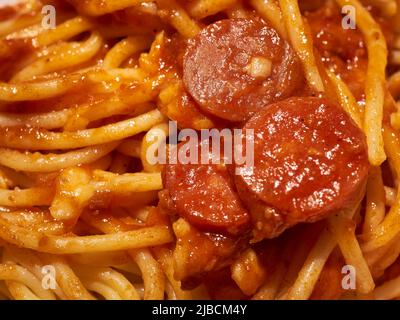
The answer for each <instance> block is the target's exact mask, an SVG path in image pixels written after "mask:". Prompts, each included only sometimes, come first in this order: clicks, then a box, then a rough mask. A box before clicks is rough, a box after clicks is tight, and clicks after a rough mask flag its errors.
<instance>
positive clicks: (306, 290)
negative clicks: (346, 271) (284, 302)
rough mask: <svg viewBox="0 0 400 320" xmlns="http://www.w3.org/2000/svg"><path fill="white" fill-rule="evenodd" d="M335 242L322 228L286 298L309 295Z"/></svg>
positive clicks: (298, 297)
mask: <svg viewBox="0 0 400 320" xmlns="http://www.w3.org/2000/svg"><path fill="white" fill-rule="evenodd" d="M336 244H337V243H336V241H335V239H334V238H333V237H332V235H331V233H330V232H328V231H326V230H324V231H323V232H322V234H321V236H320V238H319V239H318V241H317V243H316V244H315V245H314V247H313V248H312V249H311V251H310V253H309V254H308V256H307V259H306V261H305V262H304V265H303V267H302V268H301V270H300V272H299V275H298V277H297V279H296V281H295V282H294V284H293V286H292V287H291V288H290V290H289V292H288V294H287V297H286V298H287V299H288V300H306V299H308V298H309V297H310V296H311V294H312V291H313V289H314V286H315V283H316V282H317V281H318V278H319V276H320V274H321V272H322V269H323V267H324V265H325V262H326V261H327V260H328V258H329V256H330V254H331V253H332V251H333V249H334V248H335V247H336Z"/></svg>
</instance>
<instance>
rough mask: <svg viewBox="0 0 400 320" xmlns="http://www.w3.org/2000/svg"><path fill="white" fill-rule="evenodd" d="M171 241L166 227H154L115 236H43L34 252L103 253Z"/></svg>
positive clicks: (171, 238)
mask: <svg viewBox="0 0 400 320" xmlns="http://www.w3.org/2000/svg"><path fill="white" fill-rule="evenodd" d="M172 240H173V237H172V235H171V232H170V230H169V229H168V228H167V227H163V226H155V227H148V228H142V229H138V230H133V231H126V232H121V233H115V234H106V235H95V236H80V237H59V236H45V237H43V238H42V239H41V240H40V243H39V245H38V247H37V248H36V250H38V251H40V252H47V253H54V254H70V253H82V252H103V251H116V250H127V249H135V248H144V247H151V246H156V245H161V244H166V243H169V242H171V241H172Z"/></svg>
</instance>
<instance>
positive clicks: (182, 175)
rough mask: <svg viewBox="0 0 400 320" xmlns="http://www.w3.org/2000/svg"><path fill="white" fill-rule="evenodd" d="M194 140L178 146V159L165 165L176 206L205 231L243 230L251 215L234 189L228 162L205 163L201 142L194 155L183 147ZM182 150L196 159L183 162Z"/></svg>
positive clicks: (208, 154)
mask: <svg viewBox="0 0 400 320" xmlns="http://www.w3.org/2000/svg"><path fill="white" fill-rule="evenodd" d="M191 141H192V140H190V141H188V142H186V143H184V144H180V145H179V146H178V161H176V162H175V163H176V164H167V165H166V166H165V169H164V174H163V178H164V187H165V189H166V190H167V192H168V197H169V198H170V202H171V203H172V207H173V210H174V211H175V212H176V213H177V214H178V215H179V216H180V217H182V218H185V219H186V220H187V221H188V222H189V223H190V224H192V225H193V226H195V227H197V228H198V229H200V230H202V231H209V232H217V233H223V234H231V235H238V234H241V233H242V232H244V231H246V229H247V227H249V223H250V215H249V213H248V212H247V210H246V209H245V208H244V207H243V205H242V203H241V201H240V199H239V196H238V194H237V193H236V191H235V189H234V183H233V181H232V179H231V177H230V175H229V173H228V170H227V168H226V166H225V165H224V164H223V163H222V162H221V163H220V164H212V163H211V161H209V162H207V161H206V162H207V163H205V164H202V161H201V160H202V159H200V154H201V150H200V146H201V144H200V143H199V142H196V145H195V146H191V147H190V148H191V150H193V149H194V148H195V149H197V150H198V154H199V157H197V156H196V155H195V156H194V158H192V156H193V155H190V150H189V149H187V151H183V150H184V149H183V148H184V145H185V144H186V147H187V146H188V145H187V144H190V143H192V142H191ZM186 147H185V148H186ZM185 150H186V149H185ZM180 152H186V155H187V156H188V157H189V156H190V157H191V160H195V161H194V162H195V163H186V164H184V163H182V161H181V160H180V159H181V158H180V156H179V154H180ZM211 156H212V154H211V150H210V151H209V153H207V155H206V157H204V158H207V160H209V159H211ZM192 162H193V161H192Z"/></svg>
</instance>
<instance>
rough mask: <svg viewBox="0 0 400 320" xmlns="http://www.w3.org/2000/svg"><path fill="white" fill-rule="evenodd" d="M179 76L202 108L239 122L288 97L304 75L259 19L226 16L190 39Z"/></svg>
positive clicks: (290, 52) (286, 46)
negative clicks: (181, 72)
mask: <svg viewBox="0 0 400 320" xmlns="http://www.w3.org/2000/svg"><path fill="white" fill-rule="evenodd" d="M183 81H184V84H185V87H186V89H187V90H188V92H189V93H190V95H191V96H192V97H193V98H194V100H195V101H196V102H197V103H198V104H199V105H200V107H201V108H202V109H203V111H205V112H208V113H210V114H213V115H215V116H217V117H220V118H222V119H225V120H229V121H233V122H238V121H243V120H246V119H248V118H249V117H250V116H251V115H253V114H254V113H255V112H257V111H258V110H260V109H261V108H263V107H264V106H265V105H266V104H268V103H271V102H273V101H277V100H281V99H282V98H286V97H288V96H290V94H291V93H292V92H293V91H294V90H295V89H296V88H298V87H299V86H300V85H301V84H302V83H303V75H302V68H301V65H300V62H299V59H298V58H297V56H296V54H295V53H294V51H293V50H292V48H291V47H290V46H289V44H288V43H287V42H286V41H285V40H283V39H282V38H281V37H280V36H279V35H278V33H277V32H276V31H275V30H274V29H273V28H271V27H270V26H269V25H268V24H266V23H265V22H264V21H263V20H261V19H258V18H254V19H227V20H220V21H218V22H215V23H213V24H211V25H209V26H208V27H206V28H205V29H203V30H202V31H201V32H200V33H199V34H198V35H197V36H196V37H194V38H192V39H190V40H189V43H188V45H187V48H186V52H185V54H184V57H183Z"/></svg>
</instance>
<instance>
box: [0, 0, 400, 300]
mask: <svg viewBox="0 0 400 320" xmlns="http://www.w3.org/2000/svg"><path fill="white" fill-rule="evenodd" d="M399 5H400V3H399V2H398V1H396V0H386V1H381V0H365V1H361V0H336V1H333V0H324V1H309V0H299V1H297V0H249V1H246V0H190V1H183V0H182V1H181V0H153V1H145V0H137V1H135V0H118V1H117V0H103V1H96V0H86V1H78V0H68V1H62V0H21V1H20V2H18V3H17V4H13V5H9V6H7V5H6V6H3V7H0V62H1V63H0V70H1V72H0V258H1V259H0V299H27V300H39V299H46V300H55V299H106V300H120V299H125V300H139V299H208V298H215V299H264V300H272V299H348V298H351V299H363V298H366V297H367V298H375V299H398V298H400V272H399V270H400V269H399V266H400V245H399V244H398V240H399V238H400V189H399V181H398V179H399V176H400V157H399V150H400V140H399V139H400V133H399V129H400V108H399V106H400V104H399V103H400V102H397V100H398V99H400V71H399V70H400V53H399V52H400V25H399V23H398V21H399V19H398V18H399V15H400V7H399ZM44 6H46V7H47V8H50V9H54V10H55V11H54V12H55V13H56V16H55V26H54V28H52V27H49V26H48V25H47V24H45V23H43V21H44V19H52V18H54V17H52V16H51V12H50V11H49V12H48V13H47V14H44V13H42V8H43V7H44ZM344 6H347V8H348V7H351V8H353V9H354V16H352V17H351V18H352V19H354V22H355V24H356V28H355V29H351V28H350V29H348V28H344V27H343V26H342V19H343V18H347V16H346V17H345V14H342V13H341V11H342V10H341V8H342V7H344ZM335 105H339V106H340V107H341V108H336V107H332V106H335ZM307 108H308V109H307ZM312 108H314V109H312ZM276 110H277V111H276ZM282 110H284V111H282ZM305 110H306V111H305ZM274 112H275V113H274ZM282 114H286V115H289V119H286V121H282V123H281V122H280V120H279V119H280V117H282ZM318 114H319V116H318ZM318 117H319V118H318ZM326 119H328V120H326ZM169 121H174V122H176V124H177V126H178V128H179V130H182V131H183V129H187V128H190V129H194V130H197V131H198V130H200V129H211V128H214V129H216V128H218V129H221V128H225V127H227V128H228V129H229V130H231V129H237V128H245V129H256V130H257V129H260V130H259V131H258V132H257V133H258V136H256V138H255V140H254V141H255V144H256V156H257V152H260V153H261V151H257V150H261V149H262V148H264V149H262V150H264V151H265V150H267V151H271V153H272V150H274V152H275V151H276V150H275V149H273V148H272V147H271V146H270V145H268V143H270V144H273V143H275V146H279V147H281V146H282V148H281V149H280V153H279V154H280V155H279V157H282V158H279V157H278V156H276V158H275V160H276V161H275V162H268V161H269V160H268V157H267V156H265V154H267V153H268V152H266V151H265V152H264V151H263V152H264V158H262V159H261V161H260V162H257V161H258V160H257V157H256V159H255V163H254V166H253V167H254V168H253V169H254V172H253V175H252V176H251V178H249V177H248V176H246V173H241V174H238V175H236V176H233V175H232V170H231V168H230V167H227V166H225V165H222V166H216V165H214V164H213V165H209V166H200V167H196V166H194V165H193V166H192V164H186V165H183V164H181V165H180V164H177V165H175V166H172V165H169V164H168V165H164V164H160V163H154V162H152V161H150V160H149V158H148V154H149V152H151V151H152V150H156V149H157V150H160V148H162V147H163V146H165V145H166V149H167V150H171V149H173V148H175V147H176V146H175V145H174V144H173V142H172V141H173V139H174V137H173V136H170V135H171V134H172V133H171V132H170V131H169V130H170V128H169ZM324 121H325V122H327V123H326V124H325V122H324ZM329 121H331V123H329ZM335 121H337V122H335ZM320 123H323V126H325V127H319V125H320ZM267 124H268V130H269V131H268V132H267V131H266V130H267V129H265V128H263V127H262V126H263V125H264V126H265V127H267ZM343 124H345V125H343ZM307 126H308V127H307ZM313 126H314V127H313ZM283 127H284V128H285V130H284V132H283V133H281V134H280V135H279V137H276V136H275V135H274V133H275V132H276V131H279V130H281V129H282V128H283ZM298 128H303V129H301V130H300V129H299V130H297V129H298ZM308 128H314V129H315V130H314V131H313V134H314V136H312V137H311V135H310V136H308V135H307V133H305V132H306V131H307V130H308ZM321 128H322V129H321ZM293 132H296V135H297V137H298V136H300V137H301V138H304V139H303V140H301V141H302V142H301V143H303V142H304V141H306V142H305V143H311V142H314V144H313V145H312V146H310V145H307V147H309V148H307V151H304V150H302V149H301V147H302V145H301V143H300V142H299V143H298V144H297V145H296V143H295V142H289V143H288V142H287V141H288V140H290V135H291V134H292V133H293ZM326 132H328V134H326ZM330 133H332V134H336V135H337V136H335V139H336V138H337V140H335V148H333V147H332V149H331V150H330V151H327V152H328V153H329V152H331V153H329V156H327V158H326V159H325V160H323V161H322V164H321V161H320V162H315V164H314V165H313V166H309V167H307V163H306V161H308V160H304V159H303V158H301V159H300V156H299V155H298V154H302V155H304V154H305V152H309V153H308V157H309V158H308V159H314V158H313V157H318V156H320V153H323V152H322V151H321V150H325V151H326V149H323V148H327V146H329V144H330V143H331V140H329V139H331V136H329V134H330ZM178 134H179V133H178ZM260 136H261V137H262V138H263V139H262V141H261V142H260V141H259V140H257V139H259V137H260ZM257 137H258V138H257ZM315 137H317V138H315ZM338 137H339V138H338ZM364 138H365V143H364ZM274 139H275V140H274ZM285 139H286V140H285ZM307 139H309V140H307ZM313 139H314V140H313ZM323 139H325V140H323ZM299 141H300V140H299ZM307 141H308V142H307ZM310 141H311V142H310ZM321 141H322V142H321ZM348 141H351V143H350V144H351V145H350V146H349V144H348ZM299 145H301V146H299ZM197 147H199V148H201V147H202V145H201V143H199V145H197V146H196V148H197ZM178 148H181V145H178ZM268 148H271V149H268ZM285 148H286V149H285ZM335 150H339V151H340V152H338V153H335V152H336V151H335ZM364 151H365V157H364V153H363V152H364ZM338 154H339V155H338ZM208 156H209V155H208ZM296 157H298V158H296ZM304 158H307V157H306V156H304ZM288 159H290V160H288ZM291 160H293V161H294V162H290V161H291ZM280 161H281V162H282V166H281V167H279V168H278V164H280ZM296 161H297V162H296ZM310 161H311V160H310ZM324 161H325V162H324ZM260 163H262V164H263V165H264V167H262V170H261V169H260V167H261V164H260ZM304 163H306V164H305V165H304ZM235 165H236V164H235ZM301 165H304V166H305V167H306V169H307V168H308V171H307V172H308V173H309V172H311V174H310V175H311V176H312V175H313V174H314V175H315V177H317V173H316V172H315V171H313V169H312V168H314V167H318V166H320V167H318V168H321V172H322V171H323V170H322V167H323V166H324V167H323V169H324V170H326V171H325V173H324V174H322V175H321V177H320V178H315V177H314V178H315V179H310V181H313V182H310V183H309V184H306V183H305V182H304V181H303V180H302V179H303V178H304V177H300V176H297V178H299V179H298V180H297V181H294V180H292V181H289V180H290V178H288V177H287V176H284V177H282V176H280V175H281V171H279V170H283V169H282V168H285V170H286V169H287V168H289V169H287V170H288V172H292V173H293V172H296V169H293V168H294V167H296V166H301ZM274 166H277V167H274ZM237 167H239V165H237ZM270 167H272V168H274V169H276V170H271V172H272V171H273V172H272V173H270V171H268V170H269V168H270ZM338 167H340V169H341V171H338V169H337V168H338ZM277 168H278V169H277ZM296 168H297V167H296ZM348 168H351V170H350V169H348ZM347 169H348V170H349V171H348V172H347V171H345V170H347ZM291 170H292V171H291ZM335 170H336V171H335ZM265 172H267V173H268V174H270V175H268V174H267V173H265ZM326 172H328V173H326ZM332 172H333V173H332ZM346 173H348V174H346ZM318 174H319V173H318ZM182 177H183V178H182ZM271 177H273V178H271ZM280 178H282V179H280ZM300 178H301V179H300ZM179 179H181V180H179ZM333 179H337V180H335V183H338V184H340V183H343V185H341V184H340V186H339V187H337V188H336V189H337V190H335V192H333V191H332V190H333V189H334V187H332V189H330V190H328V189H329V188H328V187H326V185H328V183H331V182H332V180H333ZM270 180H271V181H272V182H271V181H270ZM304 180H306V178H304ZM288 181H289V182H288ZM286 182H287V185H286V186H288V185H289V184H290V186H291V187H290V188H293V189H296V186H295V185H296V183H298V185H299V186H300V187H299V190H301V191H299V193H301V195H300V194H296V195H295V196H292V198H290V199H289V200H288V201H287V198H285V196H286V195H287V194H286V193H285V191H282V190H284V189H283V187H282V185H281V183H282V184H283V183H286ZM268 183H271V184H268ZM318 183H321V184H322V183H326V185H324V186H325V187H326V188H325V189H324V192H327V193H328V192H331V191H332V193H331V194H329V196H320V198H318V196H315V194H317V193H318V192H317V191H319V190H317V191H315V190H314V189H312V188H317V186H316V185H317V184H318ZM270 185H272V186H273V187H270ZM329 185H330V184H329ZM318 186H319V185H318ZM336 186H337V185H336ZM321 188H322V187H321ZM260 190H261V191H260ZM266 190H267V191H266ZM270 190H275V191H274V192H270ZM310 190H311V191H310ZM327 190H328V191H327ZM280 191H282V192H280ZM313 191H315V193H314V194H312V192H313ZM307 192H309V194H308V193H307ZM321 192H322V191H321ZM272 193H273V195H271V194H272ZM310 194H311V195H310ZM303 196H304V197H305V198H306V197H309V198H307V199H308V200H307V201H305V202H302V204H301V205H299V207H301V209H298V207H296V205H297V203H295V202H296V201H297V200H298V201H299V203H300V202H301V200H302V199H303V198H302V197H303ZM312 196H315V197H316V198H315V197H314V198H311V197H312ZM293 199H294V200H293ZM310 199H311V200H310ZM315 199H316V200H315ZM332 199H333V200H332ZM292 200H293V201H292ZM295 200H296V201H295ZM314 200H315V202H316V203H317V202H318V203H322V205H321V207H318V208H317V209H315V208H316V207H317V205H316V204H313V205H315V207H312V206H311V205H310V203H311V202H313V201H314ZM293 208H294V209H293ZM293 212H294V213H293ZM271 217H272V218H271ZM274 219H275V220H274ZM304 222H308V223H304ZM345 266H347V267H348V266H350V267H352V268H353V269H354V270H355V271H356V273H355V275H354V276H355V280H354V282H355V284H356V285H355V286H354V287H352V286H350V288H347V287H346V288H345V287H343V277H345V276H346V272H343V270H348V269H343V267H345ZM46 270H47V271H49V270H50V271H49V272H50V273H48V272H47V271H46ZM350 270H352V269H351V268H350ZM49 277H50V278H49ZM46 281H50V282H52V281H53V282H52V283H53V284H54V285H53V286H50V287H48V286H45V285H44V284H46V283H47V282H46Z"/></svg>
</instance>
